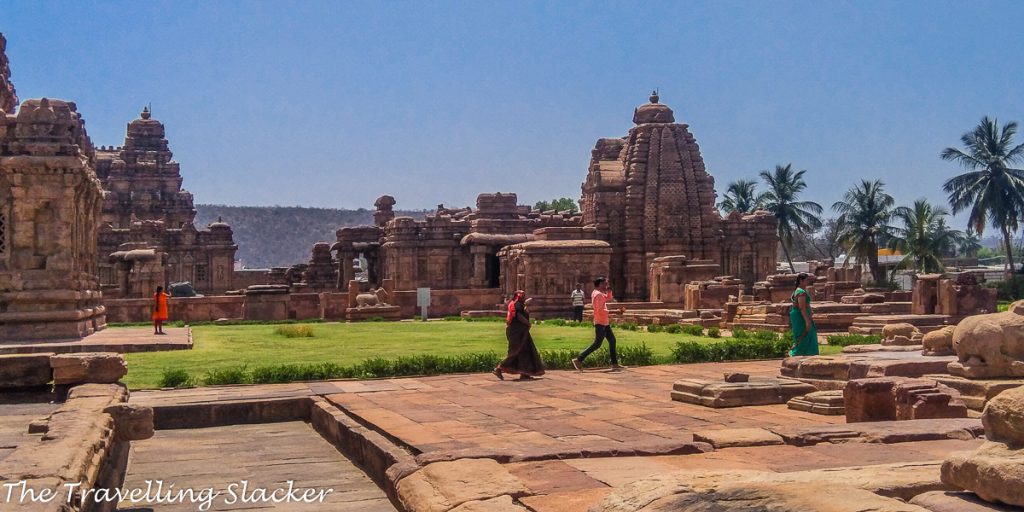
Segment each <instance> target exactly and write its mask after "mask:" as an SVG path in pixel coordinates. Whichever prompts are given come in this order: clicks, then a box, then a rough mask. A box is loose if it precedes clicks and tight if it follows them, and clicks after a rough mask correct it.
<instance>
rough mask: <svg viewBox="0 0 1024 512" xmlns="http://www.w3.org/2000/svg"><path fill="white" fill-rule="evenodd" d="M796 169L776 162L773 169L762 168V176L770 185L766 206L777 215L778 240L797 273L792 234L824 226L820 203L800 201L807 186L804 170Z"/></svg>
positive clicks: (766, 196)
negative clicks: (791, 247) (792, 254)
mask: <svg viewBox="0 0 1024 512" xmlns="http://www.w3.org/2000/svg"><path fill="white" fill-rule="evenodd" d="M806 172H807V171H805V170H804V171H793V164H786V165H784V166H783V165H776V166H775V171H774V172H768V171H761V173H760V175H761V178H762V179H763V180H764V182H765V184H767V185H768V191H767V192H765V193H764V209H765V210H768V211H769V212H771V213H772V214H774V215H775V220H777V221H778V223H779V228H778V229H779V231H778V234H779V241H781V242H782V251H783V252H784V253H785V254H786V261H787V262H789V270H790V271H792V272H796V268H795V267H794V266H793V259H792V258H790V257H789V247H790V246H791V245H792V244H793V233H794V232H800V233H813V232H815V231H817V230H819V229H821V219H820V218H818V216H819V215H821V205H820V204H818V203H815V202H813V201H798V200H797V199H798V198H799V196H800V193H801V192H803V191H804V189H805V188H807V182H805V181H804V173H806Z"/></svg>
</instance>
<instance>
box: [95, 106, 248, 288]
mask: <svg viewBox="0 0 1024 512" xmlns="http://www.w3.org/2000/svg"><path fill="white" fill-rule="evenodd" d="M165 137H166V135H165V130H164V125H163V123H161V122H160V121H157V120H156V119H153V118H152V115H151V113H150V111H149V108H148V107H147V108H144V109H143V110H142V113H141V114H140V115H139V118H138V119H135V120H134V121H132V122H130V123H128V129H127V135H126V136H125V139H124V145H123V146H121V147H116V148H115V147H109V148H108V147H101V148H99V149H98V150H97V151H96V174H97V176H98V177H99V179H100V181H101V182H102V184H103V188H104V189H105V190H106V191H107V194H106V197H105V199H104V201H103V210H102V212H101V214H100V228H99V229H100V231H99V273H100V281H101V282H102V284H103V286H104V291H105V294H106V296H107V297H111V298H113V297H148V296H149V295H151V294H152V293H153V289H154V288H155V287H156V286H159V285H162V284H164V283H165V282H182V281H188V282H191V283H192V284H193V285H194V286H195V288H196V290H197V291H199V292H200V293H207V294H215V293H223V292H225V291H228V290H231V289H233V279H232V277H233V269H234V258H235V251H236V250H237V249H238V246H237V245H235V242H234V239H233V234H232V231H231V227H230V226H229V225H228V224H227V223H224V222H215V223H213V224H211V225H210V226H209V228H208V229H206V230H198V229H196V227H195V224H194V221H195V217H196V210H195V207H194V206H193V203H192V194H191V193H190V192H188V191H187V190H185V189H183V188H181V184H182V177H181V171H180V168H179V164H178V162H175V161H174V160H173V154H172V153H171V150H170V147H169V146H168V142H167V139H166V138H165Z"/></svg>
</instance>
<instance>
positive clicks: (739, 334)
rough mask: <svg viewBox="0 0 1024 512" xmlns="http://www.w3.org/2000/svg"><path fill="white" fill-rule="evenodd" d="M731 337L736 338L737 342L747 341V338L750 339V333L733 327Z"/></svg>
mask: <svg viewBox="0 0 1024 512" xmlns="http://www.w3.org/2000/svg"><path fill="white" fill-rule="evenodd" d="M732 337H733V338H736V339H738V340H743V339H747V338H749V337H750V332H749V331H747V330H746V329H744V328H742V327H733V328H732Z"/></svg>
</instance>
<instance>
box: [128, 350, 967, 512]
mask: <svg viewBox="0 0 1024 512" xmlns="http://www.w3.org/2000/svg"><path fill="white" fill-rule="evenodd" d="M777 372H778V361H755V362H737V363H709V364H694V365H670V366H652V367H642V368H634V369H627V370H625V371H622V372H608V371H600V370H596V371H587V372H584V373H576V372H565V371H551V372H548V374H546V375H545V376H544V378H541V379H537V380H534V381H529V382H515V381H504V382H501V381H498V380H496V379H494V378H493V377H492V376H490V375H488V374H473V375H449V376H439V377H424V378H405V379H379V380H365V381H325V382H307V383H293V384H281V385H259V386H222V387H210V388H197V389H187V390H173V391H137V392H135V393H133V396H132V403H137V404H140V405H142V404H145V405H148V406H152V407H154V408H155V415H156V423H157V426H158V429H159V428H170V427H173V428H177V429H185V430H176V431H174V433H175V434H176V435H178V434H179V433H180V436H181V437H179V438H177V439H179V440H180V443H183V445H184V446H187V445H185V444H184V443H189V440H188V439H189V437H188V434H189V432H190V431H193V432H199V436H198V438H197V439H202V438H203V436H204V435H205V434H203V432H204V431H209V432H214V431H215V430H217V429H202V430H201V431H195V430H188V429H195V428H197V425H199V424H206V425H214V424H224V425H230V424H236V425H235V426H233V427H230V428H227V429H224V430H223V431H225V432H233V431H238V432H242V434H241V435H240V437H242V438H244V437H245V436H246V435H248V434H245V432H247V431H248V429H250V428H251V429H254V430H253V432H257V431H259V432H269V431H267V430H262V429H268V428H269V429H274V428H278V427H279V426H281V425H283V424H281V423H270V424H264V425H251V426H243V425H237V424H238V423H252V422H259V423H266V422H281V421H293V420H295V419H303V417H305V418H308V419H307V421H311V422H312V423H313V425H314V427H315V428H316V430H317V432H319V433H321V435H323V436H324V437H325V438H327V439H329V440H331V442H332V443H334V444H335V446H338V447H339V449H341V450H343V452H344V453H345V454H346V455H347V456H348V457H350V458H353V460H356V459H358V458H361V460H362V461H363V462H362V463H361V464H364V465H363V466H362V467H363V469H364V470H365V471H366V472H367V474H368V475H369V476H370V477H371V478H373V479H374V481H376V482H377V483H378V485H382V486H383V487H384V491H385V492H387V493H388V494H389V496H391V497H392V503H395V504H401V508H402V509H404V510H409V511H424V510H439V511H456V510H457V511H459V512H463V511H474V510H487V511H496V512H503V511H509V512H570V511H579V512H583V511H589V510H595V511H602V510H603V511H613V510H614V511H617V512H618V511H628V510H640V509H641V507H635V508H623V503H624V502H623V501H621V499H622V497H623V496H628V495H629V493H630V492H632V491H631V489H633V487H632V486H633V485H634V482H636V485H644V486H650V487H649V488H650V489H651V490H652V492H655V493H665V494H664V496H666V499H668V498H667V497H668V496H669V495H671V494H672V493H673V492H676V491H672V489H677V488H678V486H675V487H672V486H671V485H669V486H662V485H661V484H659V483H657V482H656V481H652V480H651V479H652V478H653V479H655V480H657V479H659V478H663V477H665V478H669V481H670V482H675V481H677V479H679V478H683V476H682V475H677V472H678V471H679V470H683V469H685V470H688V471H698V472H701V473H702V474H705V473H706V474H709V475H712V474H720V473H723V472H724V473H726V474H731V473H730V472H731V471H735V470H743V471H748V472H751V471H752V472H757V473H756V475H755V476H756V478H769V480H766V481H770V482H774V483H773V485H775V484H778V485H782V484H783V483H785V482H791V481H792V482H804V483H805V484H806V482H812V481H813V482H834V481H835V482H839V481H843V482H844V483H845V484H848V483H850V482H856V485H855V487H857V486H859V487H857V488H858V489H860V490H858V491H857V492H858V493H860V494H857V496H858V497H859V498H858V499H870V500H878V501H879V502H880V503H885V504H892V503H898V502H896V501H894V500H893V497H899V498H902V499H910V498H911V497H913V496H916V495H918V494H921V493H924V492H928V491H937V490H947V488H946V487H945V486H943V485H942V483H941V482H940V481H939V465H940V462H941V460H942V459H943V458H944V457H945V456H946V455H947V454H948V453H950V452H952V451H958V450H972V449H976V448H977V447H979V446H981V443H982V441H981V440H980V439H978V436H979V435H980V434H981V430H982V429H981V422H980V420H978V419H968V418H964V419H955V420H945V419H944V420H915V421H901V422H879V423H859V424H851V425H847V424H845V422H844V420H845V419H844V418H843V417H842V416H822V415H818V414H811V413H807V412H803V411H796V410H791V409H789V408H787V407H786V406H785V405H781V404H779V405H762V406H749V407H736V408H726V409H711V408H707V407H703V406H699V405H694V404H688V403H680V402H674V401H671V400H669V399H668V397H667V395H668V394H669V392H670V390H671V389H672V386H673V383H674V382H676V381H679V380H681V379H687V378H695V379H703V380H716V379H720V378H721V376H722V374H723V373H746V374H748V375H750V376H751V379H752V380H754V381H756V380H758V379H768V378H771V377H773V376H775V375H777ZM289 418H290V419H289ZM325 422H326V423H325ZM332 422H337V423H332ZM161 425H162V426H161ZM289 428H291V427H289ZM161 435H163V433H162V432H158V436H157V439H159V438H160V436H161ZM264 437H265V438H267V439H273V440H274V441H273V443H277V442H278V440H277V438H276V437H274V436H264ZM281 439H289V437H282V438H281ZM149 442H150V441H146V442H143V443H139V446H140V447H143V446H145V444H146V443H149ZM246 442H247V441H244V439H242V440H240V443H241V445H242V446H244V445H245V443H246ZM301 442H302V443H303V444H302V446H304V445H305V443H308V442H310V441H308V440H305V441H301ZM197 443H198V441H197ZM199 444H201V445H203V446H209V444H208V443H199ZM227 446H231V445H230V444H229V445H227ZM231 449H232V450H233V449H234V448H231ZM267 449H270V448H267ZM190 450H193V449H192V448H187V449H186V452H188V451H190ZM196 453H198V448H197V449H196ZM303 453H304V452H302V451H301V449H300V452H299V457H298V459H296V460H301V459H303V458H304V457H306V456H305V455H302V454H303ZM374 453H375V454H376V455H372V454H374ZM189 457H190V458H193V459H194V461H193V462H191V463H188V464H191V466H193V467H203V464H208V462H204V460H205V459H202V458H201V457H198V456H196V457H193V456H189ZM189 457H187V458H189ZM197 457H198V458H197ZM271 458H273V456H271ZM174 464H175V465H176V467H179V468H181V469H178V470H176V471H178V472H179V473H180V472H181V471H182V470H183V469H185V468H187V467H189V465H188V464H185V463H184V462H183V463H181V464H178V463H174ZM288 466H289V465H288V464H286V465H284V466H281V467H278V465H277V464H271V465H270V466H269V467H268V468H267V470H266V471H271V472H275V474H276V475H282V474H283V471H284V470H286V469H287V468H288ZM153 467H154V468H155V467H156V466H155V465H154V466H153ZM246 470H247V471H252V474H253V479H254V480H255V479H257V478H262V476H261V471H262V470H261V469H259V468H257V467H255V466H250V467H249V468H248V469H246ZM129 471H131V469H130V470H129ZM231 471H234V470H233V469H228V470H227V472H228V474H234V473H231ZM745 474H746V473H745ZM140 475H141V473H140ZM669 475H671V477H669ZM773 475H774V476H773ZM155 476H158V473H156V472H152V473H150V474H149V477H150V478H152V477H155ZM132 478H135V477H132ZM182 478H188V477H187V476H183V477H182ZM278 478H281V476H278ZM305 478H312V476H310V477H304V479H305ZM685 478H689V477H685ZM744 478H747V477H746V476H744ZM830 492H832V491H830ZM341 510H345V509H344V508H342V509H341ZM780 510H781V509H780ZM787 510H788V509H787ZM799 510H807V511H813V510H819V509H816V508H809V507H804V508H800V509H799ZM821 510H824V509H821ZM837 510H838V509H837ZM841 510H846V509H841ZM878 510H890V509H878ZM892 510H903V509H897V508H894V509H892ZM906 510H915V511H917V512H920V510H917V509H915V508H907V509H906Z"/></svg>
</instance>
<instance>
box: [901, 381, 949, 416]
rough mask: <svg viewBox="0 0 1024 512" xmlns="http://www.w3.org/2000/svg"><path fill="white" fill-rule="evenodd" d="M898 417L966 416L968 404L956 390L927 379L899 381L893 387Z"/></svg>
mask: <svg viewBox="0 0 1024 512" xmlns="http://www.w3.org/2000/svg"><path fill="white" fill-rule="evenodd" d="M892 393H893V401H894V403H895V404H896V419H897V420H900V421H904V420H922V419H935V418H966V417H967V406H966V405H964V403H963V401H962V400H960V393H958V392H957V391H956V390H954V389H952V388H949V387H946V386H943V385H941V384H938V383H936V382H935V381H931V380H926V379H914V380H906V381H903V382H897V383H896V385H895V386H894V387H893V390H892Z"/></svg>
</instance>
